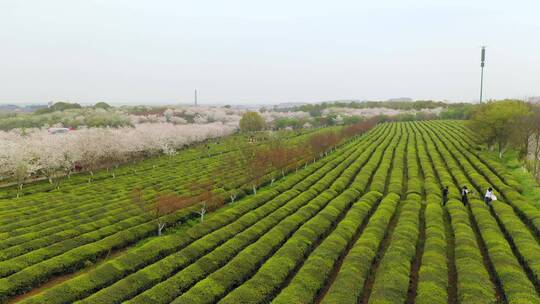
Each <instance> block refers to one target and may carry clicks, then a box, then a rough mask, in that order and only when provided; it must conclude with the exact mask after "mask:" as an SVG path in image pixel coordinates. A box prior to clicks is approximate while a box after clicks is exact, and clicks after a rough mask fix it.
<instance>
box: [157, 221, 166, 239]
mask: <svg viewBox="0 0 540 304" xmlns="http://www.w3.org/2000/svg"><path fill="white" fill-rule="evenodd" d="M157 227H158V230H157V234H158V236H161V231H162V230H163V228H165V223H160V222H158V224H157Z"/></svg>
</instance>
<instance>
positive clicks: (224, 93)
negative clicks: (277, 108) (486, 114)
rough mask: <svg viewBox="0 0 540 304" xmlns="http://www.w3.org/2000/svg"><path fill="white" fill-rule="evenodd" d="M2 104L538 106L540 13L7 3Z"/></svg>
mask: <svg viewBox="0 0 540 304" xmlns="http://www.w3.org/2000/svg"><path fill="white" fill-rule="evenodd" d="M0 42H1V44H0V103H37V102H47V101H50V100H71V101H76V102H82V103H93V102H96V101H109V102H115V103H147V104H148V103H174V102H190V101H191V100H192V99H193V89H194V88H198V90H199V92H200V96H199V101H200V102H201V103H238V104H240V103H242V104H246V103H279V102H315V101H321V100H336V99H387V98H391V97H401V96H407V97H412V98H415V99H447V100H453V101H461V100H463V101H472V100H475V99H478V86H479V76H480V67H479V53H480V48H479V47H480V45H482V44H486V45H488V49H487V63H486V73H485V81H486V87H485V96H486V97H487V98H504V97H526V96H531V95H540V1H538V0H530V1H523V0H514V1H507V0H506V1H499V0H431V1H427V0H392V1H383V0H379V1H363V0H350V1H344V0H341V1H340V0H334V1H314V0H297V1H292V0H289V1H282V0H273V1H264V2H263V1H253V0H251V1H247V0H246V1H239V0H228V1H223V0H221V1H217V0H216V1H207V0H198V1H173V0H170V1H169V0H167V1H166V0H156V1H149V0H146V1H141V0H85V1H82V0H47V1H43V0H0Z"/></svg>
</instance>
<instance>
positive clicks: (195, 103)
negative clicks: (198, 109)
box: [195, 89, 197, 106]
mask: <svg viewBox="0 0 540 304" xmlns="http://www.w3.org/2000/svg"><path fill="white" fill-rule="evenodd" d="M195 106H197V89H195Z"/></svg>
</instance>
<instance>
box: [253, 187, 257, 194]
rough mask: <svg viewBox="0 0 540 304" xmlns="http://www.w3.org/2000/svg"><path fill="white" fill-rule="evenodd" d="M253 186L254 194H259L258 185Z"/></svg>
mask: <svg viewBox="0 0 540 304" xmlns="http://www.w3.org/2000/svg"><path fill="white" fill-rule="evenodd" d="M252 187H253V194H257V187H255V185H252Z"/></svg>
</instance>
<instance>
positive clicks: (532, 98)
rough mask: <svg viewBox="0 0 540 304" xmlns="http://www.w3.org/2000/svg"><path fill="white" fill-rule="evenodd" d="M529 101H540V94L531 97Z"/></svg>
mask: <svg viewBox="0 0 540 304" xmlns="http://www.w3.org/2000/svg"><path fill="white" fill-rule="evenodd" d="M529 102H532V103H540V96H533V97H529Z"/></svg>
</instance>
